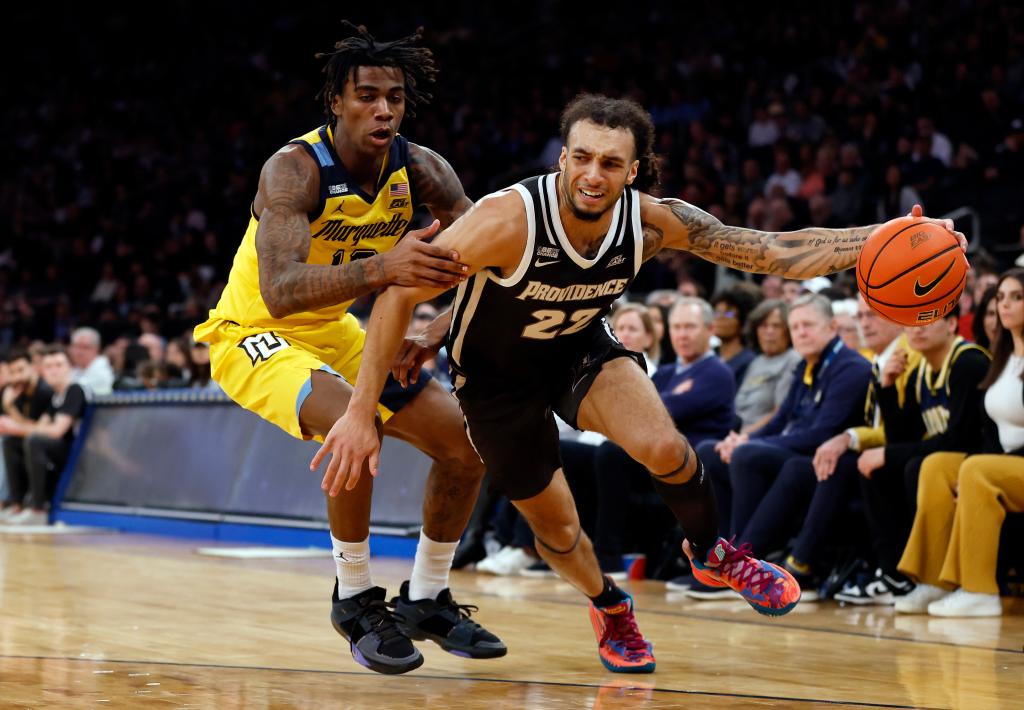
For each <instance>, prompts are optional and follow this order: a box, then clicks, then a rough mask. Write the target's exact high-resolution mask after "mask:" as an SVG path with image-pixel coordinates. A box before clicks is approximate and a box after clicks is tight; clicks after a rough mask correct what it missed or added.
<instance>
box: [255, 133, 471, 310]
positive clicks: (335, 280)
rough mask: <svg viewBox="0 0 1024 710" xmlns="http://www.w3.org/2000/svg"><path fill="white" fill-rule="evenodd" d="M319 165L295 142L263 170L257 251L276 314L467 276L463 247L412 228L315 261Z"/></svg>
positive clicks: (440, 284) (262, 283)
mask: <svg viewBox="0 0 1024 710" xmlns="http://www.w3.org/2000/svg"><path fill="white" fill-rule="evenodd" d="M319 179H320V178H319V172H318V170H317V167H316V164H315V163H314V162H313V160H312V159H311V158H310V157H309V156H307V155H306V154H305V153H304V152H302V150H301V149H300V148H298V147H295V146H288V147H286V148H284V149H282V150H280V151H278V152H277V153H275V154H274V155H273V156H272V157H271V158H270V160H268V161H267V163H266V165H265V166H264V167H263V172H262V173H261V174H260V186H259V192H258V193H257V196H256V207H257V209H258V210H259V211H258V214H259V220H260V224H259V228H258V229H257V231H256V255H257V259H258V261H259V274H260V294H261V295H262V296H263V301H264V302H265V303H266V304H267V309H268V310H269V311H270V314H271V315H272V316H274V317H275V318H283V317H284V316H287V315H291V314H292V313H299V312H302V311H310V310H317V309H319V308H324V307H326V306H333V305H336V304H338V303H344V302H345V301H349V300H352V299H353V298H358V297H359V296H363V295H365V294H367V293H370V292H372V291H376V290H377V289H379V288H382V287H384V286H386V285H388V284H395V283H397V284H402V285H407V286H436V287H443V288H449V287H451V286H453V285H455V284H457V283H458V282H459V280H460V279H461V277H462V273H463V270H462V265H461V264H460V263H459V262H458V255H457V254H455V253H454V252H452V251H450V250H446V249H443V248H440V247H437V246H434V245H431V244H427V243H425V242H424V241H422V240H423V239H426V238H429V237H430V236H432V235H433V234H434V233H435V232H436V230H437V226H436V224H435V225H434V226H433V228H432V229H431V231H426V232H422V231H421V232H418V233H410V234H409V235H406V237H405V238H404V239H402V241H400V242H399V243H398V246H396V247H395V248H394V249H392V250H390V251H388V252H385V253H383V254H378V255H377V256H374V257H371V258H369V259H357V260H355V261H350V262H349V263H347V264H338V265H328V264H307V263H306V259H307V258H308V257H309V245H310V235H309V219H308V214H309V212H310V211H311V210H313V209H314V208H315V207H316V205H317V202H318V194H319V193H318V191H319Z"/></svg>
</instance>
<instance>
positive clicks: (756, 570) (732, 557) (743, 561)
mask: <svg viewBox="0 0 1024 710" xmlns="http://www.w3.org/2000/svg"><path fill="white" fill-rule="evenodd" d="M750 551H751V550H750V545H749V544H747V543H744V544H743V545H740V546H739V547H738V548H736V547H733V545H732V543H731V542H729V541H728V540H726V539H724V538H721V537H720V538H718V542H716V543H715V544H714V545H713V546H712V547H711V549H710V550H708V556H707V559H705V560H697V559H694V556H693V551H692V550H691V549H690V542H689V541H688V540H684V541H683V552H684V553H686V556H687V557H689V558H690V568H691V570H692V571H693V576H694V577H696V579H697V581H698V582H701V583H702V584H706V585H708V586H709V587H731V588H732V589H734V590H736V591H737V592H739V593H740V595H741V596H742V597H743V598H744V599H745V600H746V601H747V603H748V604H750V606H752V607H754V610H755V611H757V612H758V613H760V614H768V615H770V616H782V615H783V614H786V613H788V612H789V611H791V610H792V609H793V607H795V606H796V603H797V602H798V601H800V585H799V584H798V583H797V581H796V580H795V579H793V575H791V574H790V573H789V572H787V571H786V570H784V569H782V568H781V567H779V566H778V565H773V564H772V563H771V562H765V561H763V560H759V559H757V558H756V557H752V556H751V555H750Z"/></svg>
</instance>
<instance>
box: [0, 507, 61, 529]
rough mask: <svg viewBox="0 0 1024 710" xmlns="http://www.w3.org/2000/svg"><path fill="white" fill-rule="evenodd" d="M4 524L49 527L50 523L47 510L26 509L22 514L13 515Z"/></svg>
mask: <svg viewBox="0 0 1024 710" xmlns="http://www.w3.org/2000/svg"><path fill="white" fill-rule="evenodd" d="M4 522H6V523H7V524H8V525H48V524H49V522H50V521H49V516H48V515H47V514H46V511H45V510H33V509H32V508H24V509H23V510H22V511H21V512H20V513H17V514H16V515H12V516H11V517H9V518H7V520H5V521H4Z"/></svg>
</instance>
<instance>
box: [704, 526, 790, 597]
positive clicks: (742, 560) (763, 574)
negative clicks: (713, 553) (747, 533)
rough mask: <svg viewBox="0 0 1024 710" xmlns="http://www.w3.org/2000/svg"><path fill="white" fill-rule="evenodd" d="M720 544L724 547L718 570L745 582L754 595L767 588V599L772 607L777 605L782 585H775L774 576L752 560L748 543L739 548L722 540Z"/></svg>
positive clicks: (751, 549)
mask: <svg viewBox="0 0 1024 710" xmlns="http://www.w3.org/2000/svg"><path fill="white" fill-rule="evenodd" d="M722 544H723V545H724V547H725V558H724V559H723V560H722V563H721V564H720V565H719V567H718V569H720V570H722V572H723V573H725V574H727V575H729V576H730V577H732V578H734V579H738V580H740V581H741V582H745V583H746V585H747V586H748V587H750V590H751V591H752V592H753V593H754V594H759V593H761V592H762V591H765V588H766V587H767V594H768V599H769V600H770V601H771V603H772V604H773V605H775V604H778V602H779V599H780V598H781V596H782V587H783V585H781V584H775V580H776V577H775V575H773V574H772V573H771V572H769V571H767V570H765V569H763V568H762V567H761V565H760V564H759V563H758V561H756V560H754V559H752V557H753V556H752V555H751V553H752V552H753V548H751V546H750V543H749V542H745V543H743V544H742V545H740V546H739V547H733V546H732V543H730V542H725V541H724V540H723V541H722Z"/></svg>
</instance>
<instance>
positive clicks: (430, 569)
mask: <svg viewBox="0 0 1024 710" xmlns="http://www.w3.org/2000/svg"><path fill="white" fill-rule="evenodd" d="M458 546H459V541H458V540H456V541H455V542H434V541H433V540H431V539H430V538H429V537H427V534H426V533H425V532H423V528H420V542H419V544H418V545H416V559H415V561H413V563H412V576H411V577H410V578H409V600H410V601H416V600H417V599H436V598H437V595H438V594H440V593H441V590H442V589H444V588H445V587H447V586H448V572H449V571H450V570H451V568H452V559H453V558H454V557H455V548H456V547H458Z"/></svg>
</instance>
